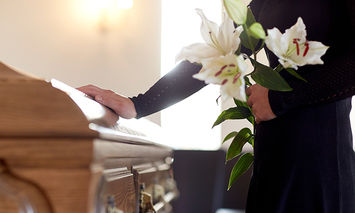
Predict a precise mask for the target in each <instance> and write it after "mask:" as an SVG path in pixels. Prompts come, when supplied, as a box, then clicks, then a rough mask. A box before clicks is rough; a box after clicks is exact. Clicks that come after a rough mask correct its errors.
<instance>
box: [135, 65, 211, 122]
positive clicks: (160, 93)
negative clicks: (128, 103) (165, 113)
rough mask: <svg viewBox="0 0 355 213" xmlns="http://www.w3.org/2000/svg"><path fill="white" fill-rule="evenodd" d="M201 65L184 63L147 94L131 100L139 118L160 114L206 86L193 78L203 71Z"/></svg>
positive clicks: (158, 82)
mask: <svg viewBox="0 0 355 213" xmlns="http://www.w3.org/2000/svg"><path fill="white" fill-rule="evenodd" d="M201 67H202V66H201V65H198V64H191V63H190V62H188V61H183V62H181V63H180V64H179V65H177V66H176V67H175V68H174V69H173V70H171V71H170V72H168V73H167V74H166V75H165V76H163V77H162V78H161V79H160V80H159V81H157V82H156V83H155V84H154V85H153V86H152V87H151V88H150V89H149V90H148V91H147V92H145V93H144V94H139V95H138V96H136V97H132V98H130V99H131V100H132V102H133V103H134V106H135V108H136V112H137V118H141V117H144V116H147V115H150V114H152V113H155V112H158V111H160V110H162V109H165V108H166V107H168V106H171V105H173V104H175V103H177V102H179V101H181V100H183V99H185V98H187V97H189V96H190V95H192V94H193V93H195V92H197V91H198V90H200V89H201V88H203V87H204V86H205V85H206V84H205V83H204V82H203V81H200V80H197V79H195V78H192V76H193V75H194V74H196V73H198V72H199V71H200V70H201Z"/></svg>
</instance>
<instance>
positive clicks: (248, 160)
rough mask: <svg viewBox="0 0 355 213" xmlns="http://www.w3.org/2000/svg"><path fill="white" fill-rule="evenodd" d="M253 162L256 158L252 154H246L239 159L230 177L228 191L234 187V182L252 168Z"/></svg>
mask: <svg viewBox="0 0 355 213" xmlns="http://www.w3.org/2000/svg"><path fill="white" fill-rule="evenodd" d="M253 161H254V156H253V154H252V153H245V154H244V155H242V156H241V157H240V158H239V159H238V161H237V162H236V163H235V165H234V167H233V169H232V171H231V174H230V176H229V184H228V190H229V189H230V188H231V187H232V185H233V184H234V182H235V181H236V180H237V179H238V178H239V177H240V176H241V175H242V174H244V173H245V172H246V171H247V170H248V169H249V168H250V166H251V165H252V164H253Z"/></svg>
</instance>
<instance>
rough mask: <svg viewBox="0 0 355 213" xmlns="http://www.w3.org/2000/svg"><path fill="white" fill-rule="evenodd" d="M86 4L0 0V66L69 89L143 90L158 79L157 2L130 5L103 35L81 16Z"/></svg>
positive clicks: (140, 1) (91, 18)
mask: <svg viewBox="0 0 355 213" xmlns="http://www.w3.org/2000/svg"><path fill="white" fill-rule="evenodd" d="M88 2H90V0H31V1H28V0H0V29H1V30H0V32H1V33H0V61H2V62H4V63H7V64H9V65H12V66H15V67H16V68H18V69H20V70H22V71H24V72H28V73H31V74H33V75H35V76H38V77H41V78H44V79H51V78H56V79H58V80H60V81H63V82H65V83H67V84H69V85H71V86H74V87H77V86H81V85H84V84H89V83H90V84H96V85H99V86H101V87H105V88H108V89H112V90H114V91H116V92H119V93H121V94H124V95H127V96H132V95H136V94H137V93H139V92H144V91H146V90H147V89H148V88H149V87H150V86H151V85H152V84H153V83H154V82H155V81H156V80H157V79H158V78H159V76H160V16H161V12H160V7H161V3H160V0H149V1H147V0H134V5H133V8H131V9H129V10H127V11H118V14H117V17H114V18H112V20H111V22H109V23H108V24H107V25H106V30H105V31H103V30H102V29H101V28H100V26H99V24H98V21H97V19H95V18H96V17H94V16H93V15H89V14H87V13H86V3H88ZM150 118H151V119H153V120H154V121H156V122H159V115H154V116H151V117H150Z"/></svg>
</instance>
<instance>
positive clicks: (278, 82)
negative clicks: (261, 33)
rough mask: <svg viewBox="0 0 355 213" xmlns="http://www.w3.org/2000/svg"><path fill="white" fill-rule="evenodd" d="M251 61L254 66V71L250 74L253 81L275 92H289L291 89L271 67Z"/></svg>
mask: <svg viewBox="0 0 355 213" xmlns="http://www.w3.org/2000/svg"><path fill="white" fill-rule="evenodd" d="M250 60H252V62H253V63H255V64H256V67H255V71H254V72H253V73H252V74H251V77H252V78H253V79H254V81H255V82H256V83H258V84H260V85H261V86H263V87H266V88H268V89H271V90H276V91H291V90H292V88H291V87H290V86H289V85H288V83H287V82H286V81H285V80H284V79H283V78H282V76H281V75H280V74H279V73H278V72H276V71H275V70H273V69H272V68H271V67H268V66H265V65H263V64H260V63H259V62H257V61H255V60H254V59H250Z"/></svg>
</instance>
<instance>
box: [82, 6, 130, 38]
mask: <svg viewBox="0 0 355 213" xmlns="http://www.w3.org/2000/svg"><path fill="white" fill-rule="evenodd" d="M132 7H133V0H86V8H87V9H86V10H87V12H88V14H89V15H90V16H93V17H94V18H95V20H96V21H97V23H98V24H99V27H100V30H101V31H102V32H106V31H107V30H108V28H109V26H111V25H113V24H114V23H115V20H117V19H118V18H119V16H120V13H121V12H123V10H127V9H130V8H132Z"/></svg>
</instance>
